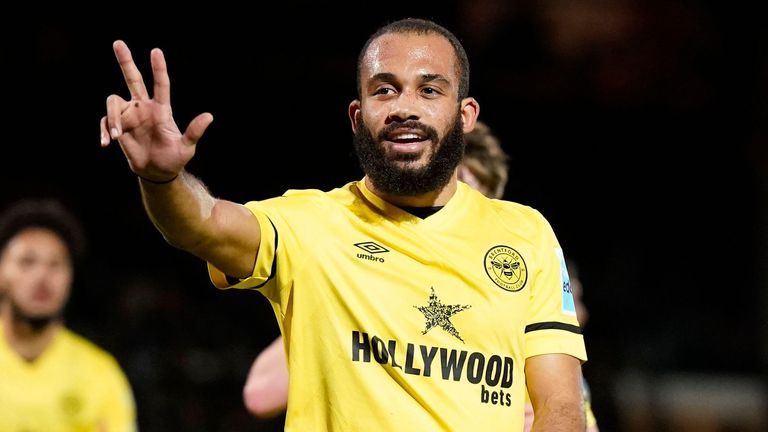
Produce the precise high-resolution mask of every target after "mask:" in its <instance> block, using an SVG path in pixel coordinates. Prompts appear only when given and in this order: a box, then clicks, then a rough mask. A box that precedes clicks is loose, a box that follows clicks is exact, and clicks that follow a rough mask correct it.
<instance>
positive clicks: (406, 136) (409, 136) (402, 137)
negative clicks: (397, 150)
mask: <svg viewBox="0 0 768 432" xmlns="http://www.w3.org/2000/svg"><path fill="white" fill-rule="evenodd" d="M394 139H400V140H409V139H421V137H420V136H418V135H416V134H414V133H407V134H400V135H395V137H394Z"/></svg>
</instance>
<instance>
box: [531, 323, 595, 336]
mask: <svg viewBox="0 0 768 432" xmlns="http://www.w3.org/2000/svg"><path fill="white" fill-rule="evenodd" d="M536 330H565V331H569V332H571V333H576V334H581V327H579V326H575V325H572V324H566V323H561V322H557V321H545V322H540V323H535V324H528V325H527V326H525V332H526V333H528V332H532V331H536Z"/></svg>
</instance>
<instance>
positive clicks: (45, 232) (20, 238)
mask: <svg viewBox="0 0 768 432" xmlns="http://www.w3.org/2000/svg"><path fill="white" fill-rule="evenodd" d="M41 248H45V249H47V250H49V251H51V252H54V253H56V254H64V255H67V254H68V253H69V251H68V250H67V245H66V243H65V242H64V240H63V239H62V238H61V237H59V235H58V234H56V233H55V232H53V231H51V230H49V229H47V228H37V227H34V228H25V229H23V230H21V231H19V232H18V233H17V234H16V235H14V236H13V237H12V238H11V239H10V241H9V242H8V244H7V245H6V248H5V251H6V252H8V253H9V254H12V255H13V254H21V253H27V252H30V251H31V250H39V249H41Z"/></svg>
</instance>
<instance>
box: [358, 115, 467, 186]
mask: <svg viewBox="0 0 768 432" xmlns="http://www.w3.org/2000/svg"><path fill="white" fill-rule="evenodd" d="M403 127H405V128H412V129H419V130H420V131H422V132H424V133H425V134H426V135H427V139H428V140H430V141H432V143H433V146H436V148H433V152H432V155H431V156H430V158H429V160H428V161H427V163H426V164H425V165H424V166H422V167H418V168H412V167H409V166H408V161H409V160H416V158H417V157H418V156H414V155H396V156H392V155H387V152H386V150H385V149H384V146H383V145H382V144H381V143H382V142H383V141H385V140H386V137H387V135H389V133H390V132H392V131H394V130H395V129H398V128H403ZM463 127H464V124H463V121H462V119H461V112H458V113H457V114H456V118H455V119H454V122H453V124H452V125H451V127H450V129H449V130H448V133H447V134H446V135H445V137H444V138H443V139H442V140H441V141H440V142H438V134H437V131H436V130H435V129H434V128H433V127H430V126H427V125H425V124H423V123H420V122H418V121H416V120H407V121H404V122H395V123H392V124H390V125H389V126H387V127H385V128H384V129H383V130H382V131H381V132H380V133H379V134H378V136H377V137H376V138H374V137H373V134H372V133H371V131H370V129H368V127H367V126H366V125H365V123H364V122H363V121H362V118H361V119H360V127H359V128H358V129H357V133H355V136H354V145H355V153H356V154H357V159H358V161H359V162H360V167H361V168H362V170H363V172H364V173H365V175H367V176H368V178H370V180H371V182H372V183H373V184H374V185H375V186H376V188H377V189H379V190H381V191H382V192H384V193H386V194H389V195H398V196H418V195H423V194H425V193H428V192H432V191H436V190H439V189H441V188H442V187H443V186H445V185H446V184H448V180H450V178H451V176H452V175H453V173H454V171H455V170H456V167H457V166H459V163H460V162H461V158H462V157H463V156H464V145H465V144H464V131H463ZM435 143H436V144H435ZM403 162H405V166H402V164H403Z"/></svg>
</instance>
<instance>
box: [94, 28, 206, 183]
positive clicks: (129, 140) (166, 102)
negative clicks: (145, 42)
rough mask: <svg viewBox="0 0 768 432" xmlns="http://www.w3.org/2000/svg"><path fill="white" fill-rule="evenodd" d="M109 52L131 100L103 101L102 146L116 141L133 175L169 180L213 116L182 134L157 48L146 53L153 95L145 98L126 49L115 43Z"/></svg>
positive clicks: (201, 118)
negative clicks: (126, 86) (117, 64)
mask: <svg viewBox="0 0 768 432" xmlns="http://www.w3.org/2000/svg"><path fill="white" fill-rule="evenodd" d="M113 48H114V50H115V56H116V57H117V61H118V63H120V68H121V69H122V71H123V77H124V78H125V83H126V84H127V85H128V90H129V91H130V92H131V99H130V100H128V101H126V100H125V99H123V98H122V97H120V96H118V95H116V94H113V95H110V96H109V97H108V98H107V115H106V116H104V117H102V119H101V123H100V129H101V145H102V147H105V146H107V145H109V142H110V138H111V139H116V140H117V141H118V142H119V143H120V147H121V148H122V150H123V153H125V156H126V158H127V159H128V165H129V166H130V168H131V170H132V171H133V172H134V173H136V174H137V175H139V176H140V177H143V178H144V179H147V180H150V181H153V182H158V183H162V182H166V181H168V180H171V179H173V178H175V177H176V176H177V175H178V174H179V172H181V170H182V169H183V168H184V166H185V165H186V164H187V162H189V160H190V159H192V156H194V154H195V146H196V144H197V141H198V140H199V139H200V137H201V136H202V135H203V133H204V132H205V130H206V128H208V125H210V124H211V122H212V121H213V116H212V115H211V114H209V113H203V114H200V115H198V116H197V117H195V118H194V119H193V120H192V121H191V122H190V123H189V126H187V129H186V130H185V131H184V133H183V134H182V133H181V131H180V129H179V127H178V126H177V125H176V122H175V121H174V119H173V113H172V111H171V82H170V79H169V78H168V69H167V68H166V64H165V56H164V55H163V52H162V51H161V50H160V49H159V48H155V49H153V50H152V52H151V60H152V76H153V80H154V92H153V97H150V96H149V93H148V92H147V88H146V86H145V85H144V80H143V78H142V76H141V72H139V69H138V68H137V67H136V63H134V61H133V57H131V51H130V50H129V49H128V46H127V45H126V44H125V43H124V42H123V41H120V40H118V41H115V43H114V44H113Z"/></svg>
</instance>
